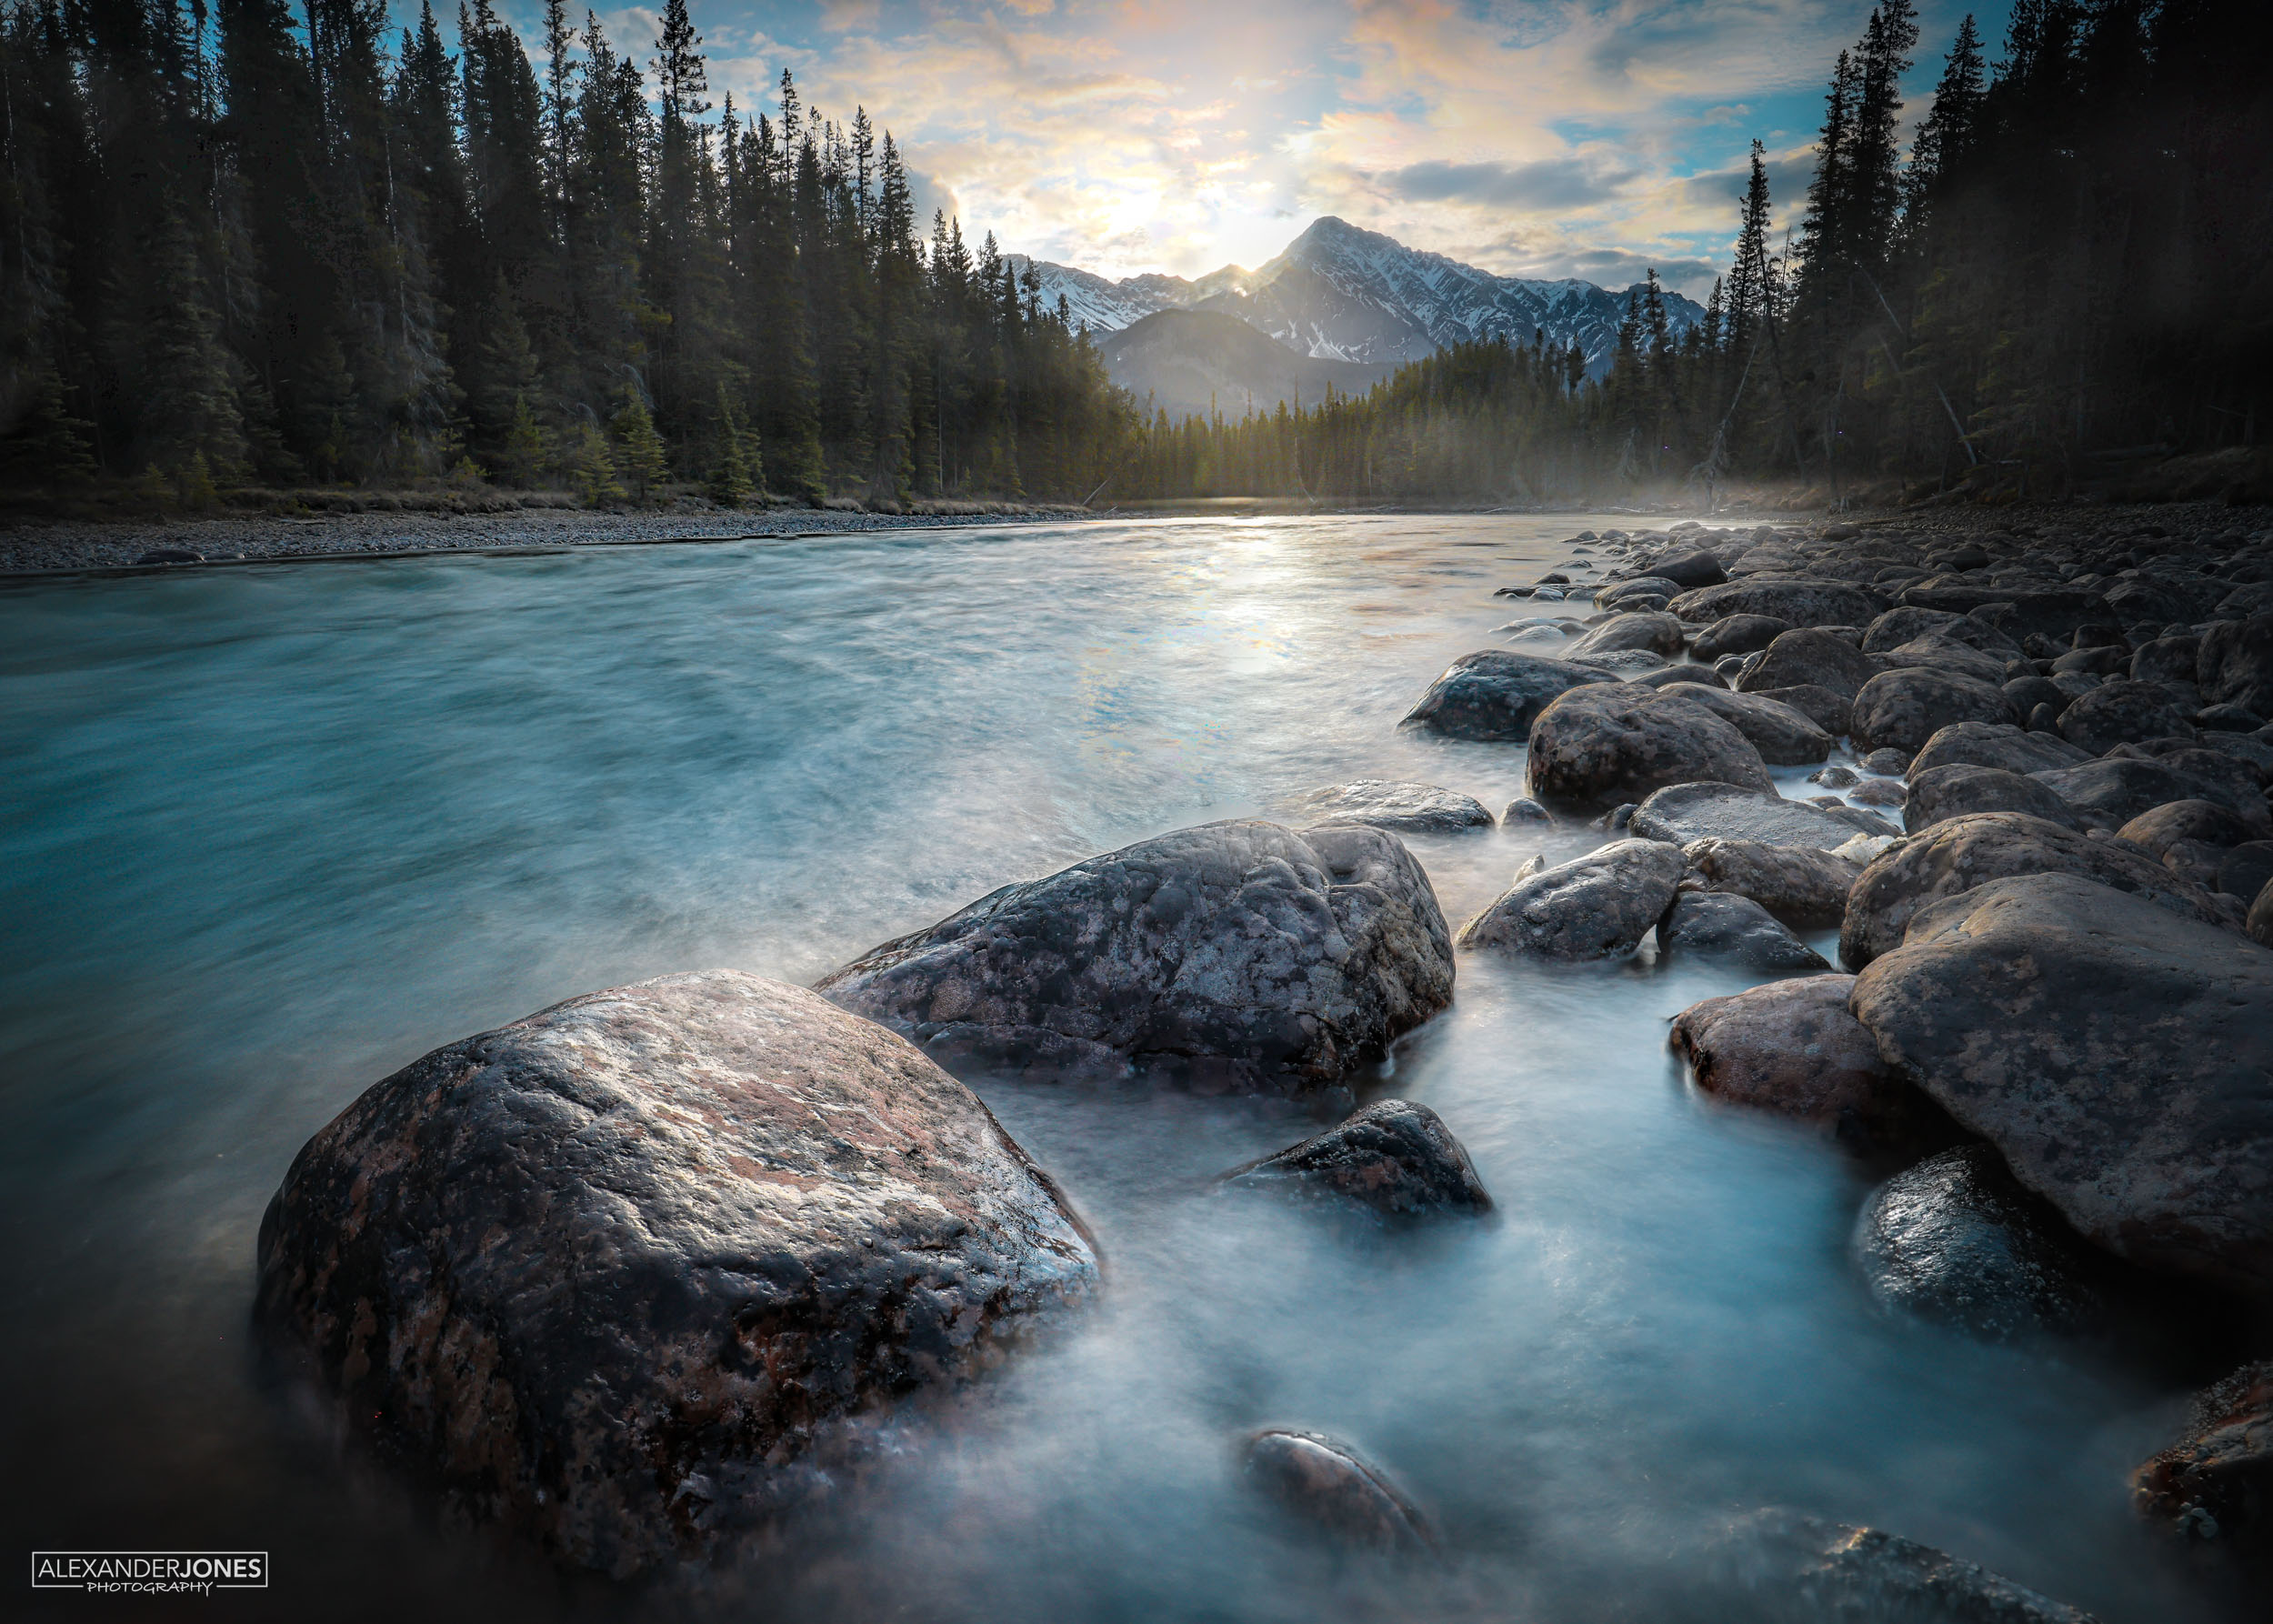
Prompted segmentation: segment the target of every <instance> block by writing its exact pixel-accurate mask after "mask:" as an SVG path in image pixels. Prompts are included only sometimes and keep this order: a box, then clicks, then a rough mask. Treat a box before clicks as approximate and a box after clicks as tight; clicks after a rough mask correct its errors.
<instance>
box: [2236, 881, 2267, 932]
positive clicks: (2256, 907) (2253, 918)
mask: <svg viewBox="0 0 2273 1624" xmlns="http://www.w3.org/2000/svg"><path fill="white" fill-rule="evenodd" d="M2241 928H2242V931H2243V934H2245V935H2246V936H2248V938H2249V939H2250V940H2251V941H2253V942H2255V943H2257V945H2258V947H2273V880H2268V881H2266V883H2265V888H2264V889H2263V890H2261V891H2259V892H2258V899H2257V900H2256V901H2255V902H2253V903H2251V904H2250V905H2249V912H2248V915H2247V916H2246V917H2244V919H2243V921H2242V927H2241Z"/></svg>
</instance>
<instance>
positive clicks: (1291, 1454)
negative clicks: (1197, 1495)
mask: <svg viewBox="0 0 2273 1624" xmlns="http://www.w3.org/2000/svg"><path fill="white" fill-rule="evenodd" d="M1247 1479H1248V1480H1249V1481H1250V1482H1252V1483H1254V1484H1255V1485H1256V1486H1257V1488H1259V1489H1262V1490H1263V1491H1264V1492H1265V1493H1266V1494H1267V1495H1269V1496H1270V1497H1271V1498H1272V1499H1276V1500H1277V1501H1278V1502H1279V1504H1281V1505H1283V1506H1285V1507H1286V1508H1287V1509H1289V1510H1291V1511H1293V1512H1295V1513H1297V1515H1298V1516H1301V1517H1303V1518H1304V1519H1307V1520H1309V1521H1311V1522H1315V1523H1316V1524H1317V1525H1318V1527H1319V1528H1321V1529H1325V1530H1326V1531H1327V1533H1330V1534H1332V1535H1334V1536H1335V1537H1336V1538H1337V1539H1340V1540H1343V1541H1345V1542H1347V1543H1348V1544H1351V1545H1356V1546H1361V1547H1364V1548H1365V1549H1369V1550H1375V1551H1379V1552H1382V1553H1384V1554H1391V1555H1405V1556H1413V1555H1419V1554H1422V1553H1424V1552H1427V1551H1429V1550H1431V1549H1435V1544H1436V1541H1435V1539H1434V1537H1433V1535H1432V1534H1431V1533H1430V1531H1429V1529H1428V1525H1427V1522H1426V1521H1425V1520H1424V1519H1423V1518H1422V1517H1421V1514H1420V1511H1419V1509H1417V1507H1415V1506H1414V1504H1413V1502H1412V1501H1411V1500H1409V1499H1406V1497H1405V1495H1404V1494H1403V1493H1402V1492H1401V1491H1399V1490H1398V1489H1397V1486H1396V1485H1395V1484H1393V1483H1391V1482H1390V1481H1389V1479H1387V1477H1386V1476H1384V1475H1383V1474H1382V1473H1381V1471H1380V1470H1379V1469H1377V1468H1375V1467H1373V1466H1371V1465H1369V1464H1368V1463H1367V1461H1366V1460H1365V1459H1362V1458H1361V1457H1360V1456H1359V1455H1358V1453H1357V1450H1356V1449H1352V1448H1351V1447H1350V1446H1349V1445H1347V1444H1346V1443H1343V1442H1341V1441H1340V1440H1339V1439H1332V1438H1327V1437H1326V1436H1325V1435H1324V1434H1322V1433H1317V1432H1287V1431H1281V1430H1278V1429H1272V1430H1270V1431H1267V1432H1258V1433H1257V1434H1256V1435H1255V1436H1254V1437H1253V1438H1252V1439H1249V1440H1248V1442H1247Z"/></svg>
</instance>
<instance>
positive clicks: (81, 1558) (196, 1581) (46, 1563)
mask: <svg viewBox="0 0 2273 1624" xmlns="http://www.w3.org/2000/svg"><path fill="white" fill-rule="evenodd" d="M267 1588H268V1553H267V1552H266V1551H265V1550H35V1551H34V1552H33V1553H32V1589H35V1590H85V1591H88V1592H90V1593H92V1594H94V1595H97V1596H180V1595H198V1596H209V1595H211V1594H212V1593H213V1592H214V1591H215V1590H265V1589H267Z"/></svg>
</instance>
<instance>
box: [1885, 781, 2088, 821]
mask: <svg viewBox="0 0 2273 1624" xmlns="http://www.w3.org/2000/svg"><path fill="white" fill-rule="evenodd" d="M1968 812H2025V813H2027V814H2028V816H2029V817H2041V818H2043V819H2044V820H2045V821H2046V822H2048V823H2057V824H2058V825H2059V826H2060V827H2063V828H2069V829H2074V830H2076V831H2077V832H2078V834H2080V833H2082V832H2083V827H2084V826H2083V825H2082V823H2081V822H2080V821H2078V818H2077V817H2076V814H2075V813H2073V812H2071V811H2069V810H2068V803H2067V802H2066V801H2064V800H2062V799H2060V797H2058V796H2057V795H2055V794H2053V793H2052V791H2051V790H2050V789H2049V788H2048V787H2045V786H2044V785H2043V784H2041V783H2039V782H2038V780H2036V779H2034V778H2031V777H2028V776H2027V775H2026V774H2024V773H2008V772H2007V771H2005V770H2004V769H2003V768H2001V767H1968V766H1962V765H1954V764H1953V765H1951V766H1948V767H1928V769H1927V770H1926V771H1924V772H1919V771H1918V768H1917V767H1916V766H1915V765H1913V766H1912V767H1911V769H1910V781H1909V791H1908V796H1907V797H1906V798H1905V799H1904V801H1903V803H1902V827H1903V828H1904V829H1906V830H1908V832H1909V833H1910V834H1913V835H1915V834H1918V833H1919V832H1920V831H1921V830H1924V829H1928V828H1931V827H1933V826H1934V825H1935V824H1938V823H1945V822H1947V821H1948V820H1949V819H1950V818H1952V817H1964V816H1965V815H1966V814H1967V813H1968Z"/></svg>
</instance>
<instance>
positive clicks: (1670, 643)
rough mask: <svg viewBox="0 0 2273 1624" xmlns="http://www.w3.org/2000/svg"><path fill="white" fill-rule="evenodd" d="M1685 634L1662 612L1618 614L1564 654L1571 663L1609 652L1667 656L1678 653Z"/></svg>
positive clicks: (1679, 625)
mask: <svg viewBox="0 0 2273 1624" xmlns="http://www.w3.org/2000/svg"><path fill="white" fill-rule="evenodd" d="M1685 636H1686V634H1685V633H1684V632H1683V631H1682V629H1681V623H1680V622H1679V621H1678V620H1676V619H1675V618H1674V617H1672V616H1670V615H1667V614H1665V613H1663V612H1662V611H1660V612H1658V613H1656V614H1635V615H1617V616H1613V617H1611V618H1609V619H1607V620H1606V621H1604V622H1603V623H1602V624H1601V625H1600V626H1597V627H1595V628H1594V629H1593V630H1592V631H1590V632H1588V633H1587V635H1586V636H1585V637H1581V638H1579V639H1578V641H1577V642H1576V643H1573V644H1572V645H1571V646H1570V647H1569V649H1568V650H1567V657H1568V658H1569V659H1571V660H1572V661H1573V662H1584V661H1587V660H1590V659H1597V658H1599V657H1602V656H1604V655H1609V654H1636V653H1639V654H1654V655H1660V656H1666V657H1670V656H1673V655H1677V654H1679V653H1680V652H1681V647H1682V643H1683V639H1684V637H1685Z"/></svg>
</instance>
